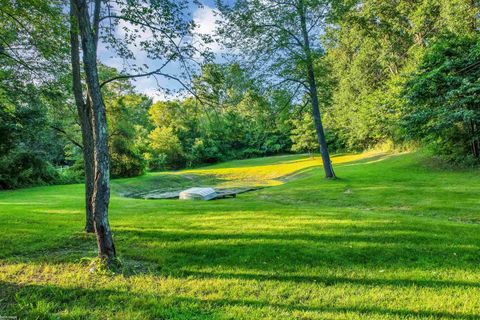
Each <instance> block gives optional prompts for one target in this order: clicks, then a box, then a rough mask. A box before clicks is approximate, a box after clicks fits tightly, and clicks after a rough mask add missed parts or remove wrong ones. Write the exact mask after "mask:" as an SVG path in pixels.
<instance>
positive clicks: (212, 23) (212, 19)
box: [193, 6, 223, 53]
mask: <svg viewBox="0 0 480 320" xmlns="http://www.w3.org/2000/svg"><path fill="white" fill-rule="evenodd" d="M217 20H220V16H219V15H218V11H217V10H216V9H213V8H211V7H209V6H203V7H200V8H197V9H196V10H195V11H194V12H193V21H194V22H195V25H196V26H197V27H196V29H195V32H196V33H197V34H199V35H209V36H214V35H215V29H216V22H217ZM197 40H198V41H201V40H200V39H197ZM206 45H207V46H208V47H209V48H210V49H211V50H212V51H213V52H214V53H222V52H223V48H222V47H221V46H220V45H219V44H218V43H216V42H213V43H209V44H206Z"/></svg>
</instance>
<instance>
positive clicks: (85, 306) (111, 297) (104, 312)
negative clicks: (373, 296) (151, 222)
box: [0, 281, 480, 320]
mask: <svg viewBox="0 0 480 320" xmlns="http://www.w3.org/2000/svg"><path fill="white" fill-rule="evenodd" d="M0 288H1V290H0V301H1V302H2V304H0V311H1V312H2V313H3V314H5V315H10V316H17V317H19V318H21V319H41V318H51V317H54V318H55V319H70V318H72V315H71V314H69V313H74V315H75V318H81V319H86V318H89V319H91V318H96V319H105V318H116V317H118V316H121V315H124V314H125V312H130V314H129V315H130V316H136V317H138V318H149V319H164V318H178V319H223V318H224V317H225V314H224V313H225V312H227V311H226V310H228V308H231V307H237V310H238V308H242V307H244V308H247V309H248V310H249V312H252V310H256V311H257V313H256V314H258V313H262V312H263V313H265V314H270V315H271V314H272V313H273V314H276V313H278V312H282V313H283V314H285V313H289V314H291V313H294V312H314V313H317V314H318V313H337V314H339V315H345V313H350V314H351V313H353V314H356V315H358V316H361V317H365V318H369V317H372V316H383V317H388V316H393V317H401V318H417V319H418V318H428V319H432V318H433V319H467V320H470V319H479V318H480V313H465V312H447V311H430V310H409V309H407V308H382V307H374V306H369V305H361V306H359V305H347V306H345V305H332V304H325V305H318V304H317V305H305V304H297V303H278V302H270V301H267V300H266V299H265V298H257V299H242V300H240V299H231V298H217V297H205V298H203V299H202V298H197V297H192V296H191V295H189V294H188V293H186V294H184V295H176V296H174V297H171V296H165V295H164V294H162V293H161V292H160V293H156V292H155V293H139V292H135V293H131V292H128V291H121V290H111V289H103V288H102V289H99V288H92V289H86V288H80V287H73V288H65V287H59V286H54V285H30V284H28V285H17V284H12V283H9V282H5V281H0ZM26 301H33V302H30V304H29V305H25V302H26ZM51 301H55V302H56V303H52V304H50V305H49V304H48V302H51ZM72 301H74V302H75V303H74V304H73V303H72ZM41 302H44V303H45V302H46V303H47V304H46V305H47V307H44V308H38V307H37V306H38V305H39V304H40V303H41ZM127 307H128V310H127V309H126V308H127Z"/></svg>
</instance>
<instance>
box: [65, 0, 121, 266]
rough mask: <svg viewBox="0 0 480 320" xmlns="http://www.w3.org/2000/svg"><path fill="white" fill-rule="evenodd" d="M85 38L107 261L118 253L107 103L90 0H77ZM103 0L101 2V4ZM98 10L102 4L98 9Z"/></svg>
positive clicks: (97, 217) (99, 220) (97, 211)
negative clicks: (113, 230) (110, 218)
mask: <svg viewBox="0 0 480 320" xmlns="http://www.w3.org/2000/svg"><path fill="white" fill-rule="evenodd" d="M74 2H75V5H76V13H77V20H78V25H79V30H80V35H81V39H82V50H83V64H84V70H85V76H86V82H87V90H88V98H89V99H90V100H91V106H92V119H93V121H92V128H93V140H94V146H93V158H94V189H93V199H92V203H93V217H94V225H95V233H96V236H97V244H98V254H99V256H100V258H101V259H102V260H104V261H106V262H107V263H109V262H111V261H112V260H113V259H114V258H115V255H116V252H115V245H114V244H113V237H112V233H111V231H110V226H109V223H108V204H109V200H110V173H109V170H110V168H109V159H108V143H107V137H108V133H107V119H106V112H105V104H104V103H103V98H102V92H101V89H100V83H99V79H98V69H97V49H96V33H97V32H96V31H95V30H94V29H92V26H91V23H90V16H89V13H88V3H87V1H86V0H74ZM99 3H100V1H98V5H99ZM96 9H98V7H97V8H96Z"/></svg>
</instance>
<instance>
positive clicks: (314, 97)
mask: <svg viewBox="0 0 480 320" xmlns="http://www.w3.org/2000/svg"><path fill="white" fill-rule="evenodd" d="M298 13H299V16H300V24H301V28H302V35H303V42H304V43H303V45H304V51H305V57H306V65H307V79H308V84H309V89H310V90H309V94H310V100H311V102H312V114H313V119H314V121H315V130H316V132H317V140H318V144H319V146H320V154H321V156H322V162H323V169H324V170H325V176H326V177H327V178H335V172H334V171H333V166H332V161H331V160H330V153H329V152H328V145H327V140H326V139H325V131H324V130H323V124H322V117H321V115H320V108H319V103H318V92H317V82H316V79H315V71H314V68H313V58H312V51H311V49H310V39H309V36H308V30H307V23H306V18H305V7H304V5H303V1H302V0H300V2H299V6H298Z"/></svg>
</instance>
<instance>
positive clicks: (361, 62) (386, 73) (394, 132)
mask: <svg viewBox="0 0 480 320" xmlns="http://www.w3.org/2000/svg"><path fill="white" fill-rule="evenodd" d="M356 2H357V3H356V5H355V6H354V7H352V8H351V9H350V10H349V11H348V12H346V13H345V14H344V15H343V16H342V17H341V18H340V19H339V20H338V22H337V23H336V24H335V25H334V26H332V27H331V28H330V30H329V31H328V33H327V35H326V36H325V38H326V41H325V43H326V45H327V59H328V61H329V62H330V64H331V66H332V70H333V73H332V76H333V77H334V78H335V79H336V82H337V85H336V86H335V87H334V88H333V102H332V104H331V105H330V107H329V111H328V115H327V119H326V122H327V126H328V127H329V128H330V129H331V130H334V131H335V132H336V133H337V134H338V137H339V139H341V140H342V142H344V143H345V145H346V146H347V147H348V149H352V150H362V149H365V148H370V147H374V146H375V145H377V144H379V143H382V142H385V141H388V140H390V141H393V142H396V143H399V142H402V141H403V138H404V136H403V132H402V131H401V130H399V127H398V125H399V123H400V119H401V118H402V117H403V116H404V113H403V111H404V107H405V101H404V100H403V98H402V92H403V89H404V87H405V83H406V82H407V81H409V80H410V79H411V77H412V76H413V77H415V74H416V73H415V70H416V69H417V67H419V65H420V63H421V61H422V57H423V56H424V54H425V52H426V50H428V48H429V47H430V46H432V44H433V43H434V42H435V41H436V39H438V38H439V37H441V36H442V34H444V33H445V32H449V33H450V34H452V36H453V37H455V36H462V35H465V34H473V33H475V32H476V27H475V25H476V21H477V19H478V12H479V11H478V4H477V2H476V1H467V0H453V1H452V0H434V1H431V0H414V1H411V0H400V1H380V0H359V1H356Z"/></svg>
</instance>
